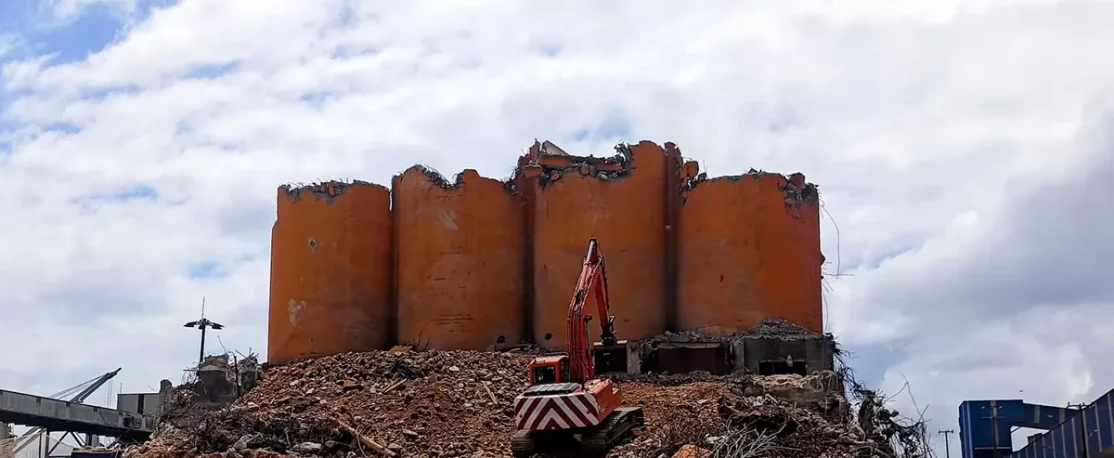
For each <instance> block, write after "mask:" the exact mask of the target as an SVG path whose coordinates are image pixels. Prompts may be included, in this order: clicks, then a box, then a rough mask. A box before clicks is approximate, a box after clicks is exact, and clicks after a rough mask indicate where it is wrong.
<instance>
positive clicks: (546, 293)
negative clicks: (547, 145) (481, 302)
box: [533, 142, 667, 348]
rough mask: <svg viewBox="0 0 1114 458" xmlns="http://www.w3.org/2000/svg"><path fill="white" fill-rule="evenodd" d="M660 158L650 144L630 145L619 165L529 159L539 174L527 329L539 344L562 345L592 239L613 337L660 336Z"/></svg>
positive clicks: (663, 168) (663, 321) (662, 290)
mask: <svg viewBox="0 0 1114 458" xmlns="http://www.w3.org/2000/svg"><path fill="white" fill-rule="evenodd" d="M535 148H537V145H535ZM665 158H666V155H665V152H664V151H663V150H662V148H661V147H659V146H657V145H655V144H653V143H650V142H642V143H639V144H638V145H634V146H632V147H631V149H630V151H629V157H628V158H626V159H623V158H622V157H620V160H619V161H609V162H598V163H597V162H594V161H593V162H585V161H584V160H583V158H576V157H573V156H566V155H561V154H555V155H548V154H547V155H540V156H539V157H537V158H536V161H537V162H538V163H539V164H541V165H542V169H543V171H542V172H541V173H540V176H539V177H538V178H537V181H536V182H535V183H536V184H535V186H536V188H535V189H534V196H533V198H534V200H535V211H534V221H533V223H534V237H533V275H534V309H533V321H534V326H533V329H534V338H535V340H536V342H537V343H538V344H540V345H542V346H543V347H547V348H554V347H562V346H564V345H565V344H566V335H565V334H566V327H567V326H566V323H567V320H566V315H567V313H568V305H569V301H570V300H571V299H572V293H573V290H574V288H575V287H576V280H577V277H578V276H579V273H580V269H581V267H582V265H583V262H584V255H585V254H586V253H587V251H586V250H587V247H588V239H589V238H590V237H592V236H595V237H597V238H598V239H599V241H600V248H601V249H602V250H603V253H604V256H605V259H606V263H607V264H606V265H607V276H608V287H609V290H610V294H611V302H612V303H611V307H612V314H613V315H615V316H616V320H615V328H616V333H617V334H618V335H619V338H621V339H631V340H634V339H640V338H643V337H647V336H651V335H655V334H659V333H661V332H663V331H665V325H666V297H665V296H666V294H665V291H666V289H665V285H663V278H664V275H665V267H664V265H665V248H666V244H665V231H666V228H665V226H666V221H665V210H666V205H665V171H666V162H667V161H666V159H665ZM623 162H629V164H630V166H629V167H626V166H624V165H623ZM600 172H604V178H603V179H601V178H600ZM591 313H592V314H593V315H595V314H596V311H595V310H592V311H591ZM598 320H599V317H596V318H595V321H593V322H592V323H591V325H590V326H591V329H590V334H589V337H590V338H591V339H593V340H595V339H598V338H599V333H598V329H599V328H598V324H599V321H598ZM547 337H548V339H547Z"/></svg>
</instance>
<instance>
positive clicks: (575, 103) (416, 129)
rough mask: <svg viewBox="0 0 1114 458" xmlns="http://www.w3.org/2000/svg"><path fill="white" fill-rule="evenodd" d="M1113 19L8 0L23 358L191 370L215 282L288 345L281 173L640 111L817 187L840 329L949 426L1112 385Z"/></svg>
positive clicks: (52, 380)
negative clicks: (968, 405) (270, 317)
mask: <svg viewBox="0 0 1114 458" xmlns="http://www.w3.org/2000/svg"><path fill="white" fill-rule="evenodd" d="M404 3H405V2H404ZM1112 15H1114V3H1111V2H1106V1H1100V0H1094V1H1084V0H1061V1H1056V0H815V1H814V0H798V1H794V2H783V1H772V0H770V1H762V0H751V1H727V0H723V1H718V0H708V1H703V2H696V3H683V2H668V1H664V0H648V1H647V0H642V1H636V0H615V1H611V2H598V1H588V0H569V1H565V2H556V3H553V2H551V3H545V4H542V3H536V2H532V3H529V4H527V3H526V2H516V1H511V0H468V1H447V0H445V1H441V0H429V1H423V2H409V3H406V4H405V5H403V4H399V2H372V1H364V0H287V1H282V2H269V1H267V2H265V1H263V0H234V1H229V0H181V1H170V0H163V1H156V2H152V1H147V0H3V1H0V183H2V185H0V186H3V190H4V192H3V193H0V214H4V215H8V216H7V218H6V219H5V220H4V223H5V224H2V225H0V288H2V289H3V290H5V291H8V294H9V296H8V299H6V300H4V301H2V302H0V316H3V320H4V321H3V322H4V324H5V332H3V333H0V345H2V346H3V348H5V351H3V352H0V380H3V388H6V389H12V390H18V391H27V392H33V393H39V394H50V393H53V392H56V391H61V390H63V389H65V388H68V387H69V386H71V385H75V384H77V383H80V382H83V381H85V380H88V379H90V378H93V377H95V376H96V375H98V374H101V373H103V372H107V371H110V370H112V369H115V368H117V367H123V368H124V370H123V371H122V372H121V373H120V375H118V376H117V378H116V380H115V381H114V386H113V388H112V389H113V390H114V391H119V390H121V389H122V390H123V391H125V392H140V391H151V390H154V389H156V388H157V387H158V383H159V380H160V379H163V378H168V379H171V380H173V381H176V382H177V381H180V380H181V378H182V369H184V368H186V367H187V366H189V365H190V364H191V363H193V362H194V360H195V359H196V355H197V339H198V336H197V335H196V331H192V330H189V329H186V328H183V327H182V324H183V323H184V322H186V321H189V320H191V319H195V318H197V317H198V316H199V314H200V311H201V310H200V309H201V302H202V298H203V297H204V298H205V301H206V304H207V309H206V310H207V314H208V316H209V317H211V318H213V319H214V320H217V321H220V322H222V323H224V324H225V325H227V326H228V327H227V328H226V329H225V330H223V331H219V332H218V333H217V334H216V335H218V336H219V338H220V340H219V341H213V345H214V347H216V348H220V347H221V346H223V347H225V348H227V349H230V350H231V349H236V350H239V351H242V352H245V353H246V352H247V351H249V350H254V351H256V352H260V353H265V350H266V349H265V345H266V324H265V323H266V309H267V294H268V293H267V288H268V286H267V285H268V272H269V261H268V256H269V237H270V229H271V225H272V223H273V222H274V218H275V188H276V187H277V186H278V185H280V184H283V183H288V182H312V181H316V180H328V179H363V180H369V181H373V182H378V183H388V182H389V179H390V176H391V175H392V174H394V173H397V172H399V171H402V170H404V169H405V168H407V167H408V166H410V165H412V164H414V163H424V164H427V165H429V166H432V167H434V168H436V169H438V170H440V171H442V172H444V173H446V174H452V173H456V172H459V171H460V170H462V169H464V168H475V169H477V170H479V171H480V172H481V173H482V174H484V175H487V176H493V177H499V178H502V177H507V176H509V175H510V173H511V168H512V167H513V165H514V159H515V158H516V157H517V156H518V155H519V154H521V151H522V150H523V149H524V148H526V147H528V146H529V145H530V144H532V143H533V141H534V139H535V138H537V139H549V140H552V141H554V142H555V143H557V144H558V145H560V146H561V147H562V148H563V149H565V150H566V151H569V152H571V153H574V154H592V153H595V154H602V155H609V154H611V151H612V149H611V148H612V146H614V144H615V143H617V142H619V141H628V142H632V143H633V142H637V141H639V140H643V139H646V140H653V141H656V142H659V143H664V142H666V141H673V142H675V143H677V144H678V145H679V146H680V148H681V149H682V151H683V152H684V153H685V155H686V156H688V157H691V158H693V159H696V160H699V161H700V162H701V166H702V169H704V170H706V171H708V172H709V173H710V174H712V175H722V174H734V173H741V172H745V171H746V170H748V169H750V168H752V167H753V168H757V169H764V170H769V171H780V172H795V171H801V172H803V173H805V174H806V176H807V177H808V179H809V181H812V182H815V183H817V184H818V185H819V187H820V191H821V198H822V200H823V204H824V210H825V211H824V219H823V221H822V225H823V226H822V238H823V241H822V242H823V250H824V252H825V254H826V256H827V259H828V263H827V264H826V265H825V267H824V270H825V272H826V273H827V280H828V282H827V286H828V291H827V293H826V295H825V303H826V314H827V324H828V329H829V330H830V331H832V332H833V333H834V334H835V335H836V336H837V337H838V338H839V339H840V341H841V343H842V345H843V346H844V347H845V348H846V349H848V350H850V351H851V352H852V354H853V357H852V359H850V363H852V364H853V365H854V367H855V368H856V369H857V371H858V374H859V376H860V377H861V378H863V379H864V380H866V381H867V382H868V383H869V384H871V385H873V386H876V387H879V388H881V389H882V391H883V392H885V393H900V394H898V395H896V396H894V397H893V399H892V403H893V405H894V406H895V407H897V408H899V409H902V410H903V411H904V412H905V413H907V414H914V407H913V406H914V405H916V406H917V408H918V409H924V411H925V417H926V418H927V419H929V420H930V421H931V424H930V425H929V428H930V431H931V432H935V431H937V430H941V429H956V430H958V427H957V425H956V419H957V407H958V404H959V402H960V401H962V400H964V399H1000V398H1006V399H1009V398H1024V399H1026V400H1027V401H1030V402H1036V403H1044V404H1052V405H1064V404H1066V403H1068V402H1089V401H1091V400H1093V399H1094V398H1096V397H1097V396H1099V395H1101V394H1102V393H1104V392H1106V391H1107V390H1109V389H1110V388H1114V368H1112V367H1110V366H1107V367H1106V368H1103V366H1102V364H1101V361H1102V360H1103V358H1104V355H1109V354H1110V352H1111V351H1114V339H1112V338H1111V337H1110V336H1111V335H1112V333H1114V282H1112V281H1110V279H1111V278H1112V277H1114V268H1112V267H1110V264H1109V263H1108V262H1107V261H1108V260H1109V259H1111V258H1112V257H1114V236H1112V235H1111V231H1110V229H1109V227H1110V226H1111V224H1112V223H1114V203H1112V201H1111V199H1110V198H1108V197H1107V196H1110V195H1114V91H1112V89H1114V60H1111V59H1109V58H1108V57H1107V56H1109V54H1110V51H1111V46H1112V43H1114V28H1111V27H1109V21H1108V20H1107V19H1108V18H1110V17H1114V16H1112ZM906 383H908V385H909V387H908V389H904V390H903V386H904V385H905V384H906ZM98 397H104V400H103V401H99V400H98V399H96V398H98ZM108 399H109V397H108V395H107V392H106V391H104V390H102V391H101V392H99V393H98V394H97V395H95V396H94V399H92V401H93V402H100V403H104V402H107V401H108ZM935 436H936V439H937V441H938V442H937V445H938V446H941V447H942V437H941V436H939V435H935ZM954 447H955V444H954V442H953V448H954ZM941 454H942V453H941Z"/></svg>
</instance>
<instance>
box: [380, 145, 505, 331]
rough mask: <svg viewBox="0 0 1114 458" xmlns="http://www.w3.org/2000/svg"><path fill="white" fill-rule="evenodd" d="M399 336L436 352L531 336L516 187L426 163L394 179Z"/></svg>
mask: <svg viewBox="0 0 1114 458" xmlns="http://www.w3.org/2000/svg"><path fill="white" fill-rule="evenodd" d="M393 193H394V204H395V205H394V212H395V224H396V225H397V229H398V232H397V245H396V248H397V250H398V257H397V259H398V261H397V262H398V264H397V269H398V270H397V275H398V283H397V295H398V338H399V341H400V343H411V344H415V345H418V346H420V347H427V348H436V349H476V350H482V349H486V348H489V347H499V346H501V345H504V344H506V345H510V344H517V343H519V342H520V341H521V340H522V338H523V336H524V335H525V296H524V294H525V275H526V270H525V262H526V254H525V250H526V245H525V240H526V234H525V231H524V230H523V218H522V206H521V203H520V202H519V201H518V200H517V199H516V198H515V196H514V193H513V191H512V189H511V187H510V186H509V185H507V184H505V183H503V182H501V181H499V180H494V179H490V178H483V177H481V176H480V175H479V174H478V173H477V172H476V171H475V170H465V171H463V172H462V173H461V174H460V175H458V176H457V179H456V181H455V182H449V181H447V180H445V179H444V178H443V177H442V176H441V175H439V174H437V172H433V171H430V170H427V169H425V168H423V167H420V166H415V167H411V168H410V169H409V170H407V171H406V172H404V173H403V174H401V175H398V176H396V177H395V179H394V181H393Z"/></svg>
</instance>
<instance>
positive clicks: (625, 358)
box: [511, 237, 644, 458]
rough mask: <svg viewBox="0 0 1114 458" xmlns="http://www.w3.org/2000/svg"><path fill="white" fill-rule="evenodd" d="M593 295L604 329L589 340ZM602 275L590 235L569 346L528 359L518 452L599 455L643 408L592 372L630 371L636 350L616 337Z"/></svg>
mask: <svg viewBox="0 0 1114 458" xmlns="http://www.w3.org/2000/svg"><path fill="white" fill-rule="evenodd" d="M589 300H591V301H594V302H595V303H596V306H597V308H598V314H599V320H600V328H602V335H601V336H600V340H601V341H600V342H596V343H593V345H592V346H591V348H589V346H588V322H589V321H591V319H592V317H591V315H587V316H586V315H585V314H584V305H585V303H586V302H588V301H589ZM610 312H611V303H610V301H609V299H608V296H607V273H606V269H605V268H604V258H603V254H602V253H601V252H600V247H599V242H597V241H596V239H595V238H594V237H593V238H591V239H590V240H589V241H588V255H587V256H586V257H585V258H584V267H583V269H582V270H581V272H580V279H579V280H577V283H576V291H575V292H574V294H573V298H572V302H571V303H570V304H569V314H568V352H567V353H566V354H562V355H558V356H544V357H539V358H536V359H534V361H533V362H531V363H530V366H529V377H530V386H529V387H528V388H527V389H526V390H525V391H524V392H523V393H522V394H520V395H518V397H516V398H515V400H514V413H515V421H516V427H517V431H516V432H515V433H514V435H513V436H512V437H511V451H512V453H513V454H514V456H515V457H516V458H525V457H529V456H531V455H533V454H535V453H563V452H578V456H601V455H603V454H605V453H607V451H608V450H610V449H611V447H613V446H614V445H615V444H616V443H618V442H619V441H620V440H622V439H623V438H625V437H626V436H627V434H629V433H631V431H632V430H633V429H634V428H635V427H639V426H642V425H643V423H644V417H643V415H642V408H641V407H622V404H623V395H622V393H621V392H620V391H619V386H618V385H617V384H616V383H615V382H614V381H612V380H611V379H608V378H603V377H596V372H597V370H599V372H600V373H605V372H621V373H627V374H636V373H638V372H639V367H640V364H641V361H640V358H639V355H638V351H637V349H636V347H635V346H633V345H631V344H630V343H629V342H628V341H625V340H617V339H616V337H615V317H614V316H611V315H610Z"/></svg>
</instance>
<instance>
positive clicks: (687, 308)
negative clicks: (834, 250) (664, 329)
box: [678, 172, 823, 334]
mask: <svg viewBox="0 0 1114 458" xmlns="http://www.w3.org/2000/svg"><path fill="white" fill-rule="evenodd" d="M817 200H818V197H817V192H816V187H815V186H813V185H811V184H807V183H805V181H804V176H803V175H801V174H794V175H792V176H791V177H784V176H782V175H778V174H770V173H761V172H754V173H750V174H747V175H743V176H741V177H721V178H715V179H711V180H704V181H697V182H695V184H694V186H693V187H692V188H691V189H689V190H687V191H686V192H685V195H684V200H683V204H682V206H681V208H680V212H679V214H680V219H679V222H678V226H679V227H678V236H679V237H678V240H679V242H678V243H679V248H678V251H679V265H678V294H679V298H678V320H679V326H680V328H681V329H695V328H704V329H705V330H706V331H708V332H710V333H713V334H729V333H732V332H736V331H740V330H743V329H746V328H748V327H750V326H752V325H754V324H756V323H757V322H759V321H761V320H762V319H763V318H765V317H780V318H785V319H788V320H790V321H792V322H794V323H796V324H798V325H800V326H804V327H806V328H809V329H812V330H814V331H818V332H822V331H823V306H822V298H821V283H820V281H821V277H820V275H821V274H820V268H821V263H822V257H821V254H820V213H819V206H818V203H817Z"/></svg>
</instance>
